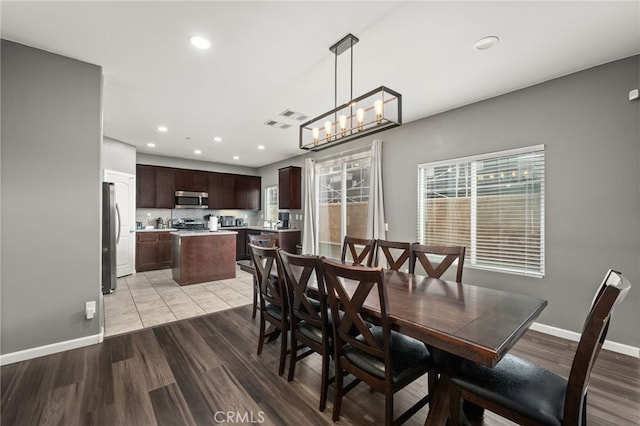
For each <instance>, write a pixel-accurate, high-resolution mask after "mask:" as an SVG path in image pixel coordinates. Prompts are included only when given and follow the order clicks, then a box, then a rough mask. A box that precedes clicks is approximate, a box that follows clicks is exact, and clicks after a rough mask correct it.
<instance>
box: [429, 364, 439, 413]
mask: <svg viewBox="0 0 640 426" xmlns="http://www.w3.org/2000/svg"><path fill="white" fill-rule="evenodd" d="M437 382H438V373H436V370H431V371H429V372H428V373H427V393H428V394H429V395H431V399H430V400H429V408H431V401H433V395H434V392H435V390H436V384H437Z"/></svg>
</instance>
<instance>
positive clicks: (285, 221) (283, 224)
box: [278, 212, 289, 229]
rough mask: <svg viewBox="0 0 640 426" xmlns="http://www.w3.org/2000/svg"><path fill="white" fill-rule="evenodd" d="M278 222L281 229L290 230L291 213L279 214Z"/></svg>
mask: <svg viewBox="0 0 640 426" xmlns="http://www.w3.org/2000/svg"><path fill="white" fill-rule="evenodd" d="M278 221H280V228H282V229H289V212H278Z"/></svg>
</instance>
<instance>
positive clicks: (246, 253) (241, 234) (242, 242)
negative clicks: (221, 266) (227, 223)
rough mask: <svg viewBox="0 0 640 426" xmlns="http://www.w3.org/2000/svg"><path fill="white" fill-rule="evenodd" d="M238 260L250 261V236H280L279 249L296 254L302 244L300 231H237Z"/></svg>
mask: <svg viewBox="0 0 640 426" xmlns="http://www.w3.org/2000/svg"><path fill="white" fill-rule="evenodd" d="M235 230H236V231H237V232H238V236H237V238H238V239H237V241H236V260H243V259H250V258H251V248H250V247H249V235H260V234H274V233H275V234H278V247H280V248H281V249H282V250H284V251H286V252H289V253H294V254H295V253H296V246H297V245H298V244H300V230H298V229H296V230H285V231H270V230H262V229H260V230H258V229H251V228H248V229H242V230H237V229H235Z"/></svg>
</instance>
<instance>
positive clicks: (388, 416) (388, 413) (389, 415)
mask: <svg viewBox="0 0 640 426" xmlns="http://www.w3.org/2000/svg"><path fill="white" fill-rule="evenodd" d="M384 424H385V425H386V426H392V425H393V392H386V395H385V396H384Z"/></svg>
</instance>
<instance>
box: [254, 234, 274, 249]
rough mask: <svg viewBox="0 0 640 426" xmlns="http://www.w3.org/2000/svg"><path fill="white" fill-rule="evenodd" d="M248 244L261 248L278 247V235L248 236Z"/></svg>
mask: <svg viewBox="0 0 640 426" xmlns="http://www.w3.org/2000/svg"><path fill="white" fill-rule="evenodd" d="M247 237H248V238H249V244H255V245H257V246H263V247H277V246H278V234H257V235H254V234H249V235H247Z"/></svg>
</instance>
